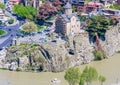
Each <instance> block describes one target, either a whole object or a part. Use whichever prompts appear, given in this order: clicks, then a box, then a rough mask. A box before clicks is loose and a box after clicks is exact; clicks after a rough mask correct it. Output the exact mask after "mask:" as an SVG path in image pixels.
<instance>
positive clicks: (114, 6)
mask: <svg viewBox="0 0 120 85" xmlns="http://www.w3.org/2000/svg"><path fill="white" fill-rule="evenodd" d="M110 8H111V9H117V10H120V5H118V4H111V5H110Z"/></svg>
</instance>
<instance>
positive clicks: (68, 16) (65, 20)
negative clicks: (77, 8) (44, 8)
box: [55, 2, 80, 35]
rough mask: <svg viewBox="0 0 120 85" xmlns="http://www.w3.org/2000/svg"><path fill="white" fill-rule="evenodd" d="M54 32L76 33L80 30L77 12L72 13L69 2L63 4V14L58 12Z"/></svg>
mask: <svg viewBox="0 0 120 85" xmlns="http://www.w3.org/2000/svg"><path fill="white" fill-rule="evenodd" d="M55 28H56V30H55V32H56V33H58V34H63V35H71V34H77V33H79V32H80V20H79V18H78V17H77V13H76V12H74V13H72V6H71V4H70V3H69V2H67V3H66V5H65V6H64V14H60V15H59V16H58V17H57V19H56V22H55Z"/></svg>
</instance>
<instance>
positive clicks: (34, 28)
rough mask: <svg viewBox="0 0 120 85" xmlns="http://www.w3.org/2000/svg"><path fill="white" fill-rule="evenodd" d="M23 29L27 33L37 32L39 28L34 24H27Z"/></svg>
mask: <svg viewBox="0 0 120 85" xmlns="http://www.w3.org/2000/svg"><path fill="white" fill-rule="evenodd" d="M22 28H23V31H25V32H27V33H32V32H37V26H36V25H35V24H34V23H33V22H27V23H26V24H24V25H23V27H22Z"/></svg>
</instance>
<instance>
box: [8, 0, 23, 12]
mask: <svg viewBox="0 0 120 85" xmlns="http://www.w3.org/2000/svg"><path fill="white" fill-rule="evenodd" d="M20 1H21V0H8V8H9V9H10V11H11V10H13V7H14V4H19V3H20Z"/></svg>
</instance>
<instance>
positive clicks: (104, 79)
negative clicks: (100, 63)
mask: <svg viewBox="0 0 120 85" xmlns="http://www.w3.org/2000/svg"><path fill="white" fill-rule="evenodd" d="M99 81H100V82H101V85H103V82H105V81H106V78H105V77H104V76H101V75H100V76H99Z"/></svg>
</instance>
